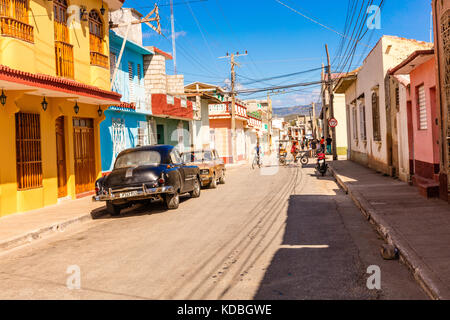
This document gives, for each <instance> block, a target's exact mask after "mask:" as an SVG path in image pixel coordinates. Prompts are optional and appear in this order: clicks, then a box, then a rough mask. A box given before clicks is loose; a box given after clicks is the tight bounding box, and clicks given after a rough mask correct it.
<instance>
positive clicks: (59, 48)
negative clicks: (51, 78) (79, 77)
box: [55, 41, 74, 79]
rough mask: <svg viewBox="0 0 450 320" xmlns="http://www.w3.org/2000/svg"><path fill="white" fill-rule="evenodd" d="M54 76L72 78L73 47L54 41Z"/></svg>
mask: <svg viewBox="0 0 450 320" xmlns="http://www.w3.org/2000/svg"><path fill="white" fill-rule="evenodd" d="M55 56H56V75H57V76H59V77H64V78H69V79H73V78H74V66H73V45H71V44H70V43H66V42H63V41H55Z"/></svg>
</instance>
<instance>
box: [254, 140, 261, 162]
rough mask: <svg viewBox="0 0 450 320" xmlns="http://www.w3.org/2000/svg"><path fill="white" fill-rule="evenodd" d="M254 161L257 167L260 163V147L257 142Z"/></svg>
mask: <svg viewBox="0 0 450 320" xmlns="http://www.w3.org/2000/svg"><path fill="white" fill-rule="evenodd" d="M255 150H256V161H257V163H258V165H259V164H260V163H261V155H260V154H261V146H260V145H259V141H258V142H257V143H256V147H255Z"/></svg>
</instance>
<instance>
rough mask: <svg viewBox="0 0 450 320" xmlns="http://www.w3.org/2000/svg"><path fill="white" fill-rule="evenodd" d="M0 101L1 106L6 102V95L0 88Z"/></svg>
mask: <svg viewBox="0 0 450 320" xmlns="http://www.w3.org/2000/svg"><path fill="white" fill-rule="evenodd" d="M0 103H1V104H2V106H5V104H6V95H5V92H4V91H3V89H2V95H1V96H0Z"/></svg>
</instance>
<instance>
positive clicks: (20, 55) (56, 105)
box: [0, 0, 110, 216]
mask: <svg viewBox="0 0 450 320" xmlns="http://www.w3.org/2000/svg"><path fill="white" fill-rule="evenodd" d="M68 5H69V6H71V5H84V6H86V8H87V12H88V13H89V11H90V10H91V9H97V10H98V9H100V8H101V6H102V1H101V0H82V1H81V0H73V1H68ZM103 5H104V7H105V8H106V9H108V8H107V5H106V3H103ZM101 17H102V19H103V26H104V28H105V29H104V35H105V37H104V54H105V55H107V56H109V38H108V35H109V33H108V19H107V18H106V17H108V11H107V10H106V13H105V15H104V16H101ZM29 24H30V25H32V26H33V27H34V31H33V34H34V43H28V42H26V41H23V40H20V39H15V38H11V37H6V36H1V35H0V64H1V65H6V66H8V67H10V68H13V69H17V70H22V71H26V72H30V73H34V74H36V73H40V74H48V75H52V76H56V67H55V49H54V22H53V1H48V0H30V12H29ZM69 30H70V43H71V44H72V45H73V50H74V52H73V53H74V78H75V79H74V80H75V81H77V82H81V83H85V84H88V85H93V86H96V87H99V88H101V89H105V90H109V87H110V82H109V78H110V72H109V69H107V68H102V67H98V66H91V65H90V48H89V47H90V44H89V24H88V22H87V21H81V25H80V24H79V23H78V22H74V23H73V24H72V26H71V28H70V29H69ZM5 93H6V95H7V102H6V105H5V106H4V107H2V106H1V105H0V134H1V137H2V138H1V139H0V150H2V151H3V153H2V157H1V158H0V216H4V215H7V214H11V213H15V212H23V211H28V210H32V209H37V208H41V207H44V206H48V205H52V204H55V203H57V201H58V182H57V166H56V134H55V120H56V119H57V118H58V117H59V116H64V120H65V121H64V128H65V139H66V140H65V148H66V150H65V152H66V179H67V192H68V196H69V197H70V198H72V199H74V198H75V197H76V194H75V166H74V143H73V126H72V118H73V117H79V118H92V119H94V132H95V134H94V138H95V161H96V163H95V166H96V172H97V176H98V177H100V175H101V161H100V129H99V124H100V122H101V121H102V120H103V119H104V115H102V116H101V117H99V116H98V113H97V109H98V105H95V106H94V105H87V104H83V103H78V105H79V107H80V111H79V113H78V114H77V115H75V112H74V110H73V106H74V104H75V102H74V101H70V100H67V99H62V98H51V97H46V99H47V101H48V109H47V111H43V110H42V107H41V102H42V98H43V97H42V96H38V95H31V94H30V92H26V91H10V90H7V89H5ZM103 109H104V108H103ZM19 111H21V112H29V113H39V114H40V126H41V150H42V171H43V172H42V173H43V181H42V187H41V188H37V189H32V190H27V191H18V190H17V173H16V145H15V113H16V112H19Z"/></svg>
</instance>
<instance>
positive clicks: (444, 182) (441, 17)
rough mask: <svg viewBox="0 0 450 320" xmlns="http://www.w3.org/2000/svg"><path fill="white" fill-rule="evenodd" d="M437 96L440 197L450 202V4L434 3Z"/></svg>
mask: <svg viewBox="0 0 450 320" xmlns="http://www.w3.org/2000/svg"><path fill="white" fill-rule="evenodd" d="M432 5H433V23H434V28H433V29H434V44H435V56H436V57H435V58H436V71H437V72H436V94H437V105H438V106H440V108H439V113H438V121H439V127H440V145H439V147H440V155H441V158H440V172H439V180H440V186H441V189H440V197H441V198H442V199H444V200H446V201H449V200H450V197H449V191H450V118H449V114H450V1H448V0H446V1H442V0H433V1H432Z"/></svg>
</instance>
